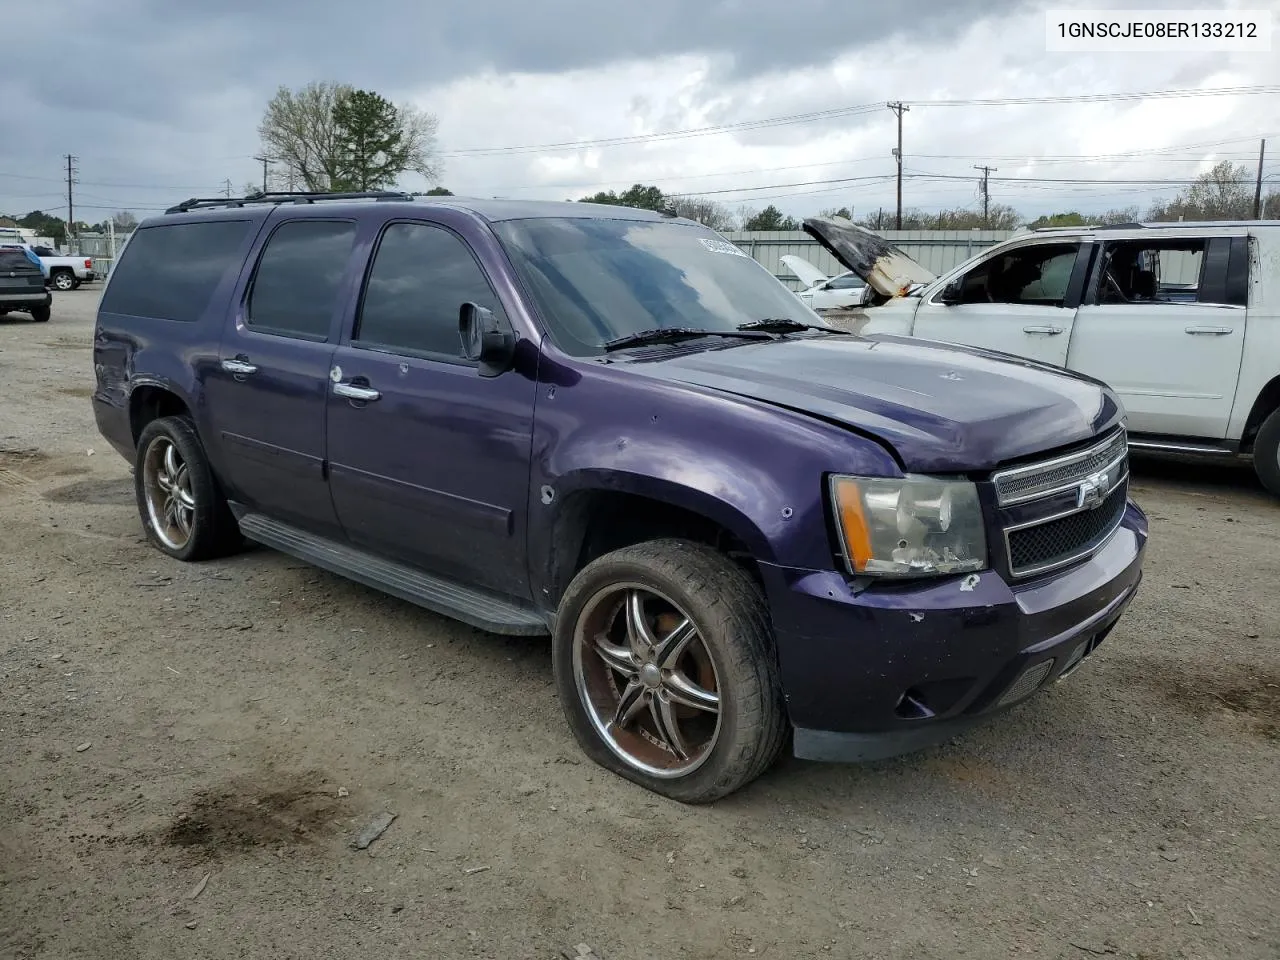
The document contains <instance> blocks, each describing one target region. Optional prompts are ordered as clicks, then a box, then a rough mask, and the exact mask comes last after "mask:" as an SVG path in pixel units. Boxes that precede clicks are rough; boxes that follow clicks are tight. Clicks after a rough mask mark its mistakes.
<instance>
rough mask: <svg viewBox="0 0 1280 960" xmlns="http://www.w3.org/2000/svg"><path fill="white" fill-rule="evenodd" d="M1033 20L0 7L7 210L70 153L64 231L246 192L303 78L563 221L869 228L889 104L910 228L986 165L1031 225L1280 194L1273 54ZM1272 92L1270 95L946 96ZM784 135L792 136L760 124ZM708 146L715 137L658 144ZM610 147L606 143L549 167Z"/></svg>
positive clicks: (49, 184) (888, 170)
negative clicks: (1184, 47) (403, 128)
mask: <svg viewBox="0 0 1280 960" xmlns="http://www.w3.org/2000/svg"><path fill="white" fill-rule="evenodd" d="M1046 6H1056V7H1060V6H1067V4H1048V5H1041V4H1037V3H1025V2H1018V0H981V2H980V0H894V2H893V3H884V4H873V3H869V2H865V0H864V2H858V3H851V2H848V0H791V2H790V3H782V2H779V0H700V2H694V0H647V2H645V3H641V4H615V3H608V2H602V0H541V2H538V3H529V2H517V0H470V2H466V3H448V4H446V3H443V2H440V0H436V2H430V0H361V2H358V3H351V2H349V0H341V2H340V0H257V2H256V3H251V2H249V0H222V2H220V3H210V2H207V0H202V2H195V0H113V2H111V3H108V4H104V3H102V2H100V0H93V2H89V0H64V2H62V3H60V4H59V5H58V7H59V12H58V14H57V16H56V17H55V18H53V19H51V18H50V15H49V11H48V9H47V8H46V7H44V6H42V5H39V4H31V3H20V2H19V0H0V8H3V9H2V11H0V22H2V23H3V24H4V33H5V35H6V36H8V37H10V38H18V37H22V38H25V39H24V40H23V42H21V43H15V42H11V43H8V44H6V45H5V56H4V68H3V70H0V104H3V109H0V213H9V214H19V215H20V214H23V213H26V212H28V211H30V210H33V209H45V210H48V211H50V212H52V213H55V214H59V215H62V216H65V215H66V190H65V185H64V183H63V176H64V171H65V160H64V159H63V155H65V154H67V153H71V154H74V155H75V156H76V158H77V160H76V167H77V171H78V172H77V177H78V179H79V183H78V184H77V186H76V198H77V206H76V212H77V219H85V220H90V221H94V220H100V219H104V218H105V217H106V216H108V215H109V214H110V213H111V212H112V211H115V210H118V209H129V210H133V211H134V212H136V213H137V214H139V215H145V214H146V213H148V212H150V211H152V210H155V209H159V208H162V207H163V206H164V205H165V204H168V203H172V202H175V201H177V200H180V199H183V198H185V197H188V196H192V195H216V194H221V193H222V190H223V182H224V180H226V179H230V181H231V183H232V184H233V186H234V189H236V190H237V191H238V190H239V189H240V187H241V186H242V185H243V184H245V183H246V182H252V181H255V180H260V179H261V165H260V164H258V163H256V162H255V161H254V160H253V159H252V157H253V155H254V153H255V152H257V149H258V136H257V127H258V122H259V120H260V118H261V115H262V111H263V108H264V106H265V105H266V103H267V101H268V100H269V99H270V97H271V95H272V94H273V93H274V91H275V90H276V89H277V88H278V87H279V86H280V85H286V86H290V87H295V88H296V87H300V86H302V85H304V84H305V83H307V82H308V81H311V80H332V81H340V82H347V83H351V84H354V85H356V86H359V87H364V88H366V89H374V90H377V91H378V92H380V93H382V94H383V95H384V96H387V97H388V98H390V99H392V100H394V101H396V102H411V103H414V104H416V105H417V106H419V107H420V108H422V109H424V110H427V111H430V112H431V113H434V114H435V115H436V116H437V117H438V118H439V149H440V153H441V155H442V161H443V167H444V174H443V177H442V178H441V182H442V183H443V184H444V185H445V186H447V187H448V188H449V189H451V190H453V191H454V192H455V193H458V194H469V195H476V196H509V197H528V198H550V199H564V198H567V197H568V198H575V199H576V198H577V197H580V196H582V195H584V194H588V193H592V192H595V191H596V190H599V189H623V188H625V187H626V186H628V185H629V184H631V183H634V182H636V181H642V182H644V183H653V184H657V185H658V186H659V187H661V188H662V189H663V190H664V191H665V192H669V193H698V194H705V195H708V196H710V197H712V198H713V199H716V200H718V201H720V202H721V203H724V204H725V205H726V206H727V207H729V208H730V209H735V210H736V209H738V208H739V207H741V206H743V205H748V206H752V207H755V208H759V207H762V206H764V205H766V204H767V203H775V204H777V205H778V206H779V207H781V208H782V209H783V210H784V211H787V212H790V213H794V214H797V215H804V214H809V213H814V212H816V211H817V210H819V209H821V208H824V207H835V206H846V205H848V206H852V207H853V209H854V212H855V214H858V215H861V214H863V213H869V212H874V211H875V210H876V209H877V208H878V207H883V208H884V209H885V210H886V211H888V210H891V209H892V208H893V204H894V184H893V180H892V176H893V172H894V161H893V158H892V156H891V154H890V150H891V148H892V146H893V145H894V140H895V136H896V133H895V123H896V121H895V118H894V115H893V113H892V112H890V111H889V110H888V109H887V108H886V106H885V103H886V101H889V100H902V101H907V102H909V103H912V104H913V105H912V106H911V109H910V110H909V111H908V113H907V114H906V117H905V120H904V156H905V167H904V169H905V171H906V173H907V180H906V183H905V186H904V204H905V205H906V206H908V207H911V206H920V207H925V208H932V209H937V208H940V207H953V206H974V205H976V204H977V203H978V201H977V191H976V178H977V177H978V173H977V171H975V170H974V169H973V167H974V164H988V165H990V166H993V167H995V168H996V172H995V173H993V174H992V182H991V195H992V200H993V201H995V202H1001V203H1009V204H1012V205H1013V206H1015V207H1016V208H1018V209H1019V210H1020V211H1022V212H1023V213H1025V214H1027V215H1032V216H1033V215H1036V214H1039V213H1044V212H1051V211H1054V210H1062V209H1077V210H1081V211H1084V212H1097V211H1101V210H1105V209H1109V208H1113V207H1119V206H1129V205H1133V204H1137V205H1142V206H1145V205H1146V204H1147V203H1148V202H1150V201H1151V200H1152V199H1153V198H1156V197H1161V196H1164V197H1168V196H1171V195H1172V194H1173V193H1174V192H1176V191H1177V189H1178V188H1177V186H1176V184H1171V183H1163V182H1159V183H1152V182H1150V181H1177V180H1186V179H1190V178H1192V177H1194V176H1195V174H1196V173H1198V172H1200V171H1202V170H1203V169H1207V167H1208V166H1209V165H1211V164H1212V163H1213V162H1214V161H1216V160H1220V159H1223V158H1230V159H1233V160H1237V161H1239V162H1242V163H1247V164H1250V165H1253V164H1256V161H1257V151H1258V140H1259V138H1262V137H1270V138H1273V139H1272V140H1271V143H1270V144H1269V146H1270V148H1271V150H1270V152H1271V153H1272V155H1273V156H1275V157H1276V163H1275V164H1274V165H1270V164H1269V165H1268V167H1267V173H1268V176H1269V177H1270V179H1269V183H1271V184H1272V185H1273V186H1277V187H1280V40H1277V42H1276V43H1275V45H1274V46H1273V50H1272V52H1270V53H1223V52H1183V53H1169V52H1163V53H1050V52H1047V51H1046V42H1045V8H1046ZM1088 6H1090V7H1092V8H1094V9H1101V8H1113V9H1140V8H1143V7H1158V8H1161V9H1180V8H1184V7H1185V8H1187V9H1196V8H1201V9H1203V8H1205V7H1211V8H1215V9H1223V4H1222V3H1221V2H1219V3H1217V4H1216V5H1212V4H1208V3H1206V2H1205V0H1200V2H1199V3H1194V4H1183V3H1179V2H1178V0H1163V2H1159V3H1155V4H1151V3H1144V2H1140V0H1127V2H1124V3H1120V4H1116V3H1110V2H1104V0H1093V2H1092V3H1090V4H1088ZM1225 6H1226V7H1227V8H1231V7H1237V8H1242V9H1254V10H1256V9H1270V10H1272V11H1273V13H1272V16H1273V19H1274V21H1275V23H1274V26H1275V27H1276V28H1278V29H1280V0H1249V2H1243V3H1237V2H1236V0H1231V2H1229V3H1227V4H1226V5H1225ZM59 24H61V25H63V26H59ZM1264 85H1275V90H1276V91H1277V92H1273V93H1266V94H1262V95H1231V96H1209V97H1194V98H1193V97H1177V98H1148V99H1145V100H1128V101H1126V100H1120V101H1106V102H1094V103H1033V104H1023V105H1009V104H995V105H982V104H972V103H970V104H957V103H955V102H954V101H972V100H982V99H1008V98H1037V97H1060V96H1064V95H1086V94H1115V93H1133V92H1148V91H1169V90H1174V91H1182V90H1192V89H1197V90H1215V89H1222V88H1239V87H1255V86H1264ZM928 101H934V103H932V104H931V103H929V102H928ZM937 101H944V102H943V103H938V102H937ZM946 101H950V102H946ZM813 114H821V116H818V117H813V116H812V115H813ZM779 118H800V119H792V120H790V121H789V122H775V123H768V124H756V125H754V126H752V125H751V124H752V123H753V122H755V121H768V120H777V119H779ZM726 127H728V128H729V129H723V128H726ZM706 128H718V129H719V132H714V133H699V134H688V133H682V134H680V135H678V136H674V137H670V136H668V137H661V136H656V135H660V134H668V133H672V132H677V131H704V130H705V129H706ZM611 138H613V139H615V140H616V139H622V140H623V142H621V143H616V142H615V143H612V144H608V143H594V144H587V145H582V146H547V145H554V144H565V143H576V144H581V143H582V142H583V141H601V140H609V139H611ZM511 148H525V149H511ZM1272 170H1275V171H1277V173H1276V174H1275V175H1274V176H1272V175H1271V171H1272ZM948 178H951V179H948ZM1006 178H1009V179H1006ZM830 181H843V182H838V183H832V182H830ZM1014 181H1017V182H1014ZM1055 181H1057V182H1055ZM1062 181H1087V182H1062ZM401 185H402V186H404V187H406V188H410V189H414V188H421V187H424V186H426V185H427V184H425V183H424V182H423V181H421V180H420V178H417V177H416V176H413V175H410V176H407V177H405V179H404V180H403V181H402V184H401Z"/></svg>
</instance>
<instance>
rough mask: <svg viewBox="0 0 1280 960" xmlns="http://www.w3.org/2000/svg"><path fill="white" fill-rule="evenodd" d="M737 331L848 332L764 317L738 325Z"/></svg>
mask: <svg viewBox="0 0 1280 960" xmlns="http://www.w3.org/2000/svg"><path fill="white" fill-rule="evenodd" d="M738 329H739V330H763V331H764V332H766V333H791V332H792V331H794V330H821V331H823V332H824V333H843V334H848V333H849V331H848V330H841V329H840V328H839V327H823V326H819V325H818V324H816V323H801V322H800V321H799V320H792V319H791V318H790V317H765V319H763V320H752V321H751V322H750V323H740V324H738Z"/></svg>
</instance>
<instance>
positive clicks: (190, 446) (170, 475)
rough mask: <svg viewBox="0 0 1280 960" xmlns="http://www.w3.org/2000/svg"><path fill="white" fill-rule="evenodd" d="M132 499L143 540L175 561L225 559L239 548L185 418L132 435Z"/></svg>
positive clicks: (223, 503)
mask: <svg viewBox="0 0 1280 960" xmlns="http://www.w3.org/2000/svg"><path fill="white" fill-rule="evenodd" d="M133 485H134V495H135V497H136V498H137V502H138V513H139V515H140V516H141V518H142V526H143V529H144V530H146V533H147V539H149V540H150V541H151V543H152V544H154V545H155V546H156V547H157V548H159V549H160V550H161V551H163V552H164V553H167V554H168V555H169V556H171V557H173V558H174V559H176V560H182V561H186V562H196V561H200V560H210V559H213V558H215V557H221V556H226V555H227V554H230V553H234V552H236V551H237V550H238V549H239V548H240V547H241V546H242V544H243V542H244V539H243V537H242V536H241V534H240V527H239V525H238V524H237V523H236V519H235V517H234V516H233V515H232V513H231V509H230V508H229V507H228V506H227V501H226V498H225V497H224V496H223V495H222V490H221V488H220V487H219V486H218V481H217V479H216V478H215V477H214V475H213V470H212V468H211V467H210V465H209V459H208V457H207V456H206V455H205V452H204V447H203V445H202V444H201V443H200V437H199V436H198V434H197V433H196V428H195V424H194V423H192V422H191V419H190V418H189V417H185V416H177V417H161V418H160V419H158V420H152V421H151V422H150V423H149V424H147V425H146V427H144V428H143V430H142V434H141V436H139V437H138V444H137V453H136V455H135V459H134V470H133Z"/></svg>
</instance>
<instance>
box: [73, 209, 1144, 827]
mask: <svg viewBox="0 0 1280 960" xmlns="http://www.w3.org/2000/svg"><path fill="white" fill-rule="evenodd" d="M94 368H95V372H96V377H97V389H96V391H95V393H94V397H93V407H94V411H95V414H96V416H97V422H98V426H99V429H100V430H101V432H102V434H103V436H105V437H106V438H107V440H108V441H110V443H111V444H112V445H113V446H114V447H115V448H116V449H117V450H118V451H119V452H120V453H121V454H122V455H123V456H125V457H126V458H127V459H128V460H129V461H130V463H132V464H133V465H134V478H135V486H136V491H137V500H138V508H139V512H140V514H141V518H142V523H143V526H144V527H145V529H146V531H147V534H148V536H149V537H150V539H151V541H152V542H153V543H154V544H155V545H156V546H157V547H158V548H159V549H160V550H162V551H164V552H165V553H167V554H169V555H170V556H172V557H175V558H177V559H179V560H187V561H195V560H202V559H206V558H210V557H214V556H218V555H223V554H225V553H227V552H228V551H231V550H234V549H236V548H237V547H239V546H241V545H242V544H243V542H244V540H245V539H247V540H251V541H255V542H257V543H260V544H264V545H266V546H268V547H272V548H275V549H277V550H281V551H284V552H286V553H289V554H292V555H294V556H296V557H300V558H302V559H304V560H306V561H308V562H310V563H313V564H315V565H317V566H319V567H323V568H326V569H328V570H330V571H333V572H335V573H338V574H340V575H342V576H345V577H349V578H351V579H353V580H356V581H359V582H360V583H363V584H366V585H368V586H371V587H374V588H377V589H379V590H383V591H385V592H387V593H389V594H393V595H395V596H397V597H400V598H403V599H405V600H408V601H411V602H413V603H416V604H419V605H421V606H423V607H426V608H428V609H430V610H433V611H436V612H438V613H441V614H444V615H447V616H449V617H453V618H455V619H457V620H460V621H463V622H465V623H468V624H471V625H473V626H475V627H478V628H481V629H483V630H486V631H492V632H496V633H504V634H526V635H538V634H550V635H551V637H552V657H553V661H554V667H555V677H556V684H557V688H558V691H559V695H560V698H561V701H562V703H563V706H564V711H565V714H566V716H567V718H568V722H569V725H570V727H571V728H572V730H573V732H574V734H575V736H576V737H577V739H578V741H579V743H580V744H581V746H582V748H583V749H584V750H585V751H586V752H587V753H588V754H589V755H590V756H591V757H592V758H593V759H594V760H596V761H597V762H599V763H600V764H602V765H604V766H605V767H607V768H609V769H611V770H613V771H615V772H617V773H618V774H620V775H622V776H624V777H627V778H629V779H631V780H633V781H635V782H637V783H639V784H642V785H644V786H645V787H647V788H649V789H651V790H654V791H656V792H658V793H661V794H665V795H667V796H670V797H674V798H676V799H679V800H682V801H685V802H706V801H711V800H714V799H716V798H719V797H722V796H724V795H725V794H728V793H730V792H731V791H733V790H735V789H737V788H738V787H741V786H742V785H743V784H745V783H747V782H749V781H750V780H752V779H753V778H755V777H757V776H759V775H760V774H761V773H762V772H763V771H764V770H766V769H767V768H768V767H769V766H770V764H771V763H772V762H773V761H774V760H775V759H776V758H777V757H778V756H779V754H780V753H781V752H782V750H783V749H784V747H785V745H786V744H787V741H788V737H790V738H791V749H792V750H793V751H794V753H795V754H796V755H798V756H801V757H807V758H812V759H822V760H840V761H852V760H867V759H874V758H880V757H886V756H891V755H894V754H899V753H903V752H906V751H909V750H913V749H916V748H919V747H922V746H925V745H928V744H933V743H937V742H939V741H942V740H945V739H947V738H950V737H952V736H954V735H955V734H956V733H958V732H960V731H962V730H964V729H965V728H967V727H969V726H970V725H972V724H974V723H976V722H979V721H981V720H983V719H986V718H988V717H990V716H992V715H993V714H995V713H998V712H1000V711H1002V710H1004V709H1005V708H1007V707H1009V706H1011V705H1012V704H1014V703H1017V702H1019V701H1021V700H1023V699H1025V698H1026V697H1028V696H1030V695H1032V694H1033V693H1034V692H1035V691H1036V690H1039V689H1041V688H1043V687H1044V686H1045V685H1046V684H1049V683H1052V682H1053V681H1055V680H1057V679H1059V678H1061V677H1063V676H1065V675H1066V674H1067V673H1069V672H1071V671H1073V670H1075V669H1076V667H1077V666H1079V664H1080V663H1081V661H1082V660H1083V659H1084V658H1086V657H1087V656H1088V655H1089V653H1090V652H1091V651H1092V650H1093V649H1094V648H1095V647H1096V646H1097V645H1098V644H1099V643H1100V642H1101V641H1102V639H1103V638H1104V637H1105V636H1106V635H1107V633H1108V632H1109V631H1110V630H1111V629H1112V627H1114V626H1115V623H1116V621H1117V620H1118V619H1119V618H1120V616H1121V614H1122V613H1123V611H1124V610H1125V608H1126V606H1127V604H1128V603H1129V601H1130V600H1131V599H1132V597H1133V595H1134V591H1135V590H1136V588H1137V586H1138V583H1139V581H1140V579H1141V565H1142V557H1143V551H1144V548H1145V546H1146V542H1147V522H1146V518H1145V517H1144V516H1143V514H1142V513H1141V511H1140V510H1139V509H1138V508H1137V506H1135V505H1134V504H1133V503H1132V502H1131V501H1130V500H1129V498H1128V465H1127V464H1128V461H1127V452H1126V436H1125V429H1124V412H1123V410H1122V408H1121V406H1120V403H1119V402H1118V400H1117V399H1116V396H1115V395H1114V394H1113V393H1112V392H1111V391H1110V390H1109V389H1108V388H1107V387H1106V386H1105V385H1103V384H1101V383H1098V382H1096V381H1093V380H1089V379H1086V378H1083V377H1080V376H1076V375H1073V374H1069V373H1067V372H1065V371H1063V370H1060V369H1056V368H1052V367H1046V366H1042V365H1039V364H1036V363H1032V362H1028V361H1025V360H1019V359H1016V358H1012V357H1007V356H1004V355H998V354H992V353H989V352H984V351H981V350H974V349H968V348H961V347H953V346H947V345H942V344H932V343H926V342H921V341H909V340H902V339H896V338H892V337H860V336H855V335H852V334H849V333H845V332H843V331H840V330H837V329H834V328H833V327H832V326H830V325H828V324H827V323H825V322H824V321H823V320H822V319H821V318H820V317H819V316H818V315H816V314H815V313H813V312H812V311H811V310H810V309H809V308H808V307H806V306H805V305H804V304H803V303H802V302H801V301H800V300H799V299H798V298H797V297H796V296H795V295H794V294H793V293H791V292H790V291H789V290H788V289H787V288H786V287H785V286H783V285H782V284H781V283H780V282H778V281H777V280H776V279H775V278H774V277H773V276H771V275H770V274H769V272H768V271H767V270H766V269H765V268H764V267H762V266H761V265H760V264H758V263H757V262H756V261H754V260H752V259H751V258H750V257H748V256H746V255H744V254H743V253H742V252H741V251H740V250H739V249H738V248H737V247H736V246H734V245H733V244H731V243H729V242H727V241H726V240H725V239H723V238H722V237H720V236H719V235H717V234H716V233H714V232H712V231H711V230H708V229H706V228H704V227H702V226H700V225H698V224H696V223H692V222H690V221H687V220H682V219H679V218H677V217H674V216H671V215H667V214H664V213H653V212H648V211H643V210H634V209H630V208H626V207H613V206H596V205H591V204H585V203H535V202H518V201H497V200H463V199H459V198H456V197H448V198H441V199H437V198H431V199H430V200H416V199H414V198H411V197H408V196H405V195H400V194H376V195H375V194H360V195H337V194H334V195H299V194H287V195H266V196H258V197H253V198H248V199H245V200H230V201H228V200H225V199H219V200H216V201H212V200H191V201H187V202H186V203H183V204H181V205H179V206H177V207H175V208H173V209H172V210H170V211H168V212H167V213H165V214H163V215H160V216H156V217H153V218H151V219H150V220H148V221H146V222H145V223H143V224H142V225H141V226H140V227H139V228H138V230H137V231H136V232H135V233H134V234H133V235H132V237H131V238H130V240H129V242H128V245H127V247H126V248H125V250H124V251H123V253H122V255H121V257H120V260H119V264H118V266H117V267H116V268H115V270H114V271H113V272H112V274H111V276H110V279H109V281H108V282H107V286H106V290H105V292H104V294H103V298H102V303H101V307H100V310H99V313H98V318H97V328H96V334H95V339H94Z"/></svg>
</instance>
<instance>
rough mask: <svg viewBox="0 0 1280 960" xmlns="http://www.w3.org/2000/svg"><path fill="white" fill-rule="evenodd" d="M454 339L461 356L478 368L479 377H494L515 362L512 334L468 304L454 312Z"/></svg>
mask: <svg viewBox="0 0 1280 960" xmlns="http://www.w3.org/2000/svg"><path fill="white" fill-rule="evenodd" d="M458 335H459V336H460V337H461V338H462V354H463V356H465V357H466V358H467V359H468V360H475V361H477V362H478V363H479V364H480V376H482V377H496V376H498V375H499V374H501V373H505V372H506V371H507V370H509V369H510V368H511V361H512V360H513V359H514V358H515V352H516V338H515V333H514V332H513V331H512V330H511V328H510V327H508V326H507V325H506V324H505V323H503V322H502V321H501V320H499V319H498V318H497V316H495V315H494V312H493V311H492V310H490V309H489V308H487V307H482V306H480V304H478V303H472V302H471V301H468V302H466V303H464V304H463V305H462V307H461V308H460V309H459V310H458Z"/></svg>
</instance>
